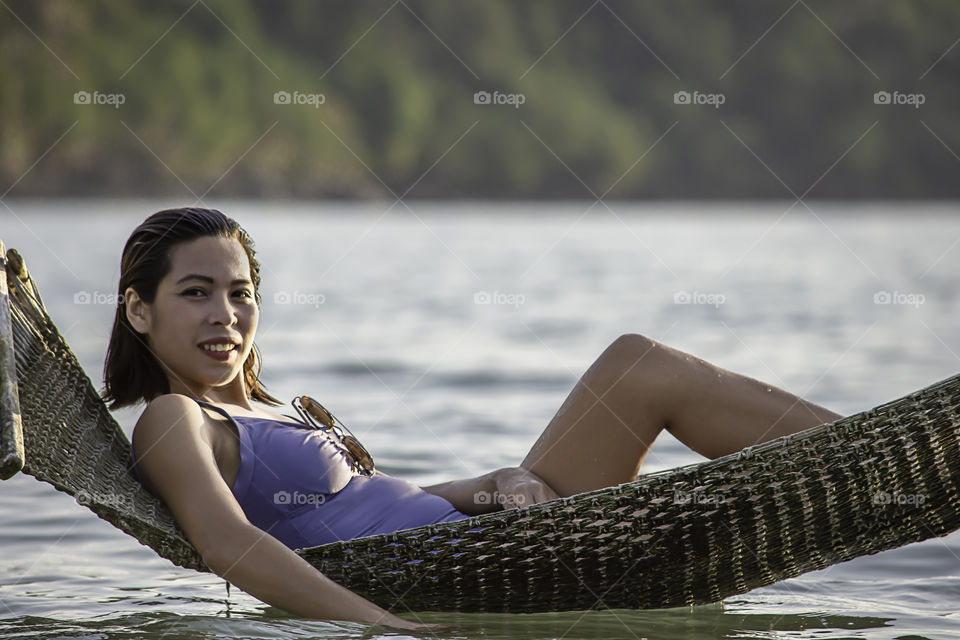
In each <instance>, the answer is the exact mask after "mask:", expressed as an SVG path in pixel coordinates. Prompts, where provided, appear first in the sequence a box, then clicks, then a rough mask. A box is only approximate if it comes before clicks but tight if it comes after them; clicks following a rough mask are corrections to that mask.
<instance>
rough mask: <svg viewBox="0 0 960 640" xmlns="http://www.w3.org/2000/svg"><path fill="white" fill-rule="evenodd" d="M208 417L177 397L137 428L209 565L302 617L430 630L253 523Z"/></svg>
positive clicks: (151, 471) (149, 469)
mask: <svg viewBox="0 0 960 640" xmlns="http://www.w3.org/2000/svg"><path fill="white" fill-rule="evenodd" d="M203 426H204V416H203V413H202V412H201V411H200V408H199V407H198V406H197V404H196V403H195V402H193V401H192V400H190V399H189V398H187V397H186V396H183V395H179V394H167V395H164V396H161V397H159V398H156V399H155V400H153V401H152V402H151V403H150V404H149V405H148V406H147V408H146V409H145V410H144V412H143V415H142V416H141V417H140V420H139V421H138V423H137V426H136V428H135V430H134V435H135V438H134V440H135V443H134V449H135V451H136V452H138V456H137V457H138V459H137V464H138V466H139V467H140V470H141V472H142V474H143V477H144V479H145V481H146V483H147V485H148V487H149V489H150V490H151V491H152V492H153V493H154V494H155V495H157V496H158V497H159V498H160V499H161V500H163V501H164V502H165V503H166V505H167V506H168V507H169V508H170V510H171V511H172V512H173V515H174V518H175V519H176V521H177V523H178V524H179V525H180V526H181V527H182V528H183V531H184V533H186V535H187V538H188V539H189V540H190V542H191V543H192V544H193V546H194V547H196V549H197V551H199V552H200V555H201V556H202V557H203V561H204V562H205V563H206V565H207V566H208V567H209V568H210V569H211V570H212V571H213V572H214V573H216V574H217V575H219V576H221V577H223V578H225V579H226V580H229V581H230V582H231V583H232V584H234V585H236V586H237V587H239V588H240V589H242V590H243V591H246V592H247V593H249V594H250V595H252V596H254V597H255V598H258V599H260V600H262V601H263V602H266V603H268V604H271V605H273V606H276V607H279V608H281V609H283V610H285V611H289V612H290V613H293V614H295V615H298V616H302V617H305V618H320V619H336V620H352V621H356V622H364V623H370V624H383V625H389V626H394V627H400V628H404V629H419V628H427V627H426V625H418V624H415V623H411V622H408V621H406V620H403V619H401V618H398V617H396V616H394V615H392V614H390V613H389V612H387V611H385V610H383V609H381V608H380V607H378V606H377V605H375V604H374V603H372V602H370V601H369V600H366V599H364V598H362V597H361V596H359V595H357V594H355V593H353V592H352V591H350V590H348V589H345V588H344V587H342V586H340V585H338V584H337V583H335V582H333V581H332V580H330V579H329V578H327V577H326V576H324V575H323V574H322V573H320V572H319V571H317V569H316V568H314V567H313V566H312V565H310V563H308V562H307V561H306V560H304V559H303V558H301V557H300V556H298V555H297V554H296V553H294V552H293V551H291V550H290V549H289V548H288V547H287V546H286V545H284V544H283V543H282V542H280V541H279V540H277V539H276V538H274V537H273V536H271V535H269V534H268V533H266V532H264V531H262V530H260V529H258V528H257V527H255V526H254V525H252V524H251V523H250V522H249V521H248V520H247V519H246V516H244V514H243V510H242V509H241V508H240V505H239V504H238V503H237V501H236V499H235V498H234V496H233V493H232V492H231V491H230V489H229V487H227V483H226V482H224V481H223V477H222V476H221V475H220V471H219V469H218V468H217V464H216V459H215V458H214V455H213V449H212V447H211V443H210V442H208V441H207V439H206V436H205V432H204V429H203Z"/></svg>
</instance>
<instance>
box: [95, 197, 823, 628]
mask: <svg viewBox="0 0 960 640" xmlns="http://www.w3.org/2000/svg"><path fill="white" fill-rule="evenodd" d="M259 285H260V267H259V264H258V262H257V260H256V258H255V252H254V248H253V241H252V240H251V238H250V237H249V236H248V235H247V233H246V232H245V231H244V230H243V229H242V228H241V227H240V226H239V225H238V224H237V223H236V222H235V221H233V220H232V219H230V218H228V217H226V216H224V215H223V214H222V213H220V212H219V211H216V210H211V209H195V208H189V209H171V210H166V211H160V212H158V213H156V214H154V215H152V216H150V217H149V218H147V220H146V221H144V222H143V224H141V225H140V226H139V227H137V229H135V230H134V232H133V234H132V235H131V236H130V238H129V239H128V241H127V243H126V245H125V247H124V250H123V257H122V264H121V274H120V283H119V287H118V292H119V295H120V297H121V299H122V304H121V305H120V306H119V307H118V309H117V315H116V319H115V322H114V326H113V332H112V335H111V339H110V347H109V350H108V353H107V359H106V366H105V390H104V398H105V400H107V401H108V402H110V403H111V404H110V408H111V409H115V408H118V407H122V406H126V405H131V404H135V403H137V402H141V401H142V402H145V403H147V404H146V408H145V409H144V411H143V414H142V415H141V416H140V419H139V420H138V422H137V425H136V427H135V429H134V434H133V437H132V452H133V459H134V461H135V463H134V464H135V469H136V471H137V474H138V477H139V478H140V479H141V482H142V483H143V484H144V486H145V487H146V488H147V489H148V490H150V491H151V492H152V493H154V494H155V495H157V496H158V497H159V498H160V499H162V500H163V501H164V502H165V503H166V504H167V505H168V506H169V508H170V509H171V511H172V513H173V515H174V517H175V518H176V520H177V522H178V523H179V525H180V526H181V527H182V529H183V530H184V532H185V533H186V535H187V537H188V538H189V540H190V542H191V543H192V544H193V545H194V546H195V547H196V549H197V551H198V552H199V553H200V554H201V556H202V557H203V560H204V562H205V563H206V564H207V566H208V567H210V569H211V570H212V571H213V572H214V573H216V574H217V575H219V576H221V577H223V578H224V579H226V580H228V581H230V582H231V583H233V584H234V585H236V586H238V587H239V588H241V589H243V590H244V591H246V592H247V593H249V594H251V595H253V596H254V597H256V598H259V599H260V600H262V601H264V602H267V603H269V604H272V605H274V606H277V607H280V608H282V609H284V610H286V611H289V612H291V613H294V614H296V615H300V616H304V617H308V618H322V619H341V620H353V621H359V622H367V623H378V624H385V625H390V626H395V627H400V628H406V629H418V628H424V625H418V624H414V623H412V622H409V621H406V620H403V619H401V618H398V617H396V616H394V615H392V614H390V613H388V612H386V611H384V610H383V609H381V608H380V607H378V606H377V605H375V604H373V603H371V602H369V601H368V600H366V599H364V598H362V597H360V596H358V595H357V594H354V593H353V592H351V591H349V590H347V589H345V588H343V587H341V586H339V585H338V584H336V583H335V582H333V581H331V580H329V579H328V578H326V577H325V576H323V575H322V574H321V573H320V572H318V571H317V570H316V569H315V568H314V567H312V566H311V565H310V564H308V563H307V562H306V561H305V560H303V559H302V558H300V556H298V555H297V554H295V553H294V552H293V549H294V548H298V547H303V546H311V545H316V544H322V543H324V542H329V541H331V540H337V539H349V538H352V537H357V536H362V535H371V534H373V533H384V532H388V531H397V530H400V529H404V528H409V527H414V526H419V525H423V524H428V523H433V522H443V521H447V520H456V519H460V518H465V517H468V516H469V515H475V514H480V513H484V512H487V511H492V510H496V509H501V508H510V507H514V506H524V505H529V504H533V503H536V502H541V501H544V500H550V499H553V498H556V497H559V496H569V495H572V494H575V493H580V492H583V491H589V490H592V489H597V488H601V487H605V486H610V485H615V484H619V483H622V482H629V481H631V480H634V479H635V478H636V476H637V473H638V470H639V467H640V463H641V461H642V460H643V458H644V456H645V454H646V452H647V451H648V450H649V448H650V445H651V444H652V443H653V441H654V439H655V438H656V437H657V434H658V433H660V431H662V430H664V429H667V430H669V431H670V432H671V433H672V434H673V435H674V436H675V437H676V438H678V439H679V440H680V441H682V442H683V443H685V444H686V445H688V446H689V447H690V448H691V449H693V450H694V451H697V452H698V453H700V454H702V455H704V456H707V457H710V458H716V457H719V456H722V455H725V454H728V453H732V452H735V451H738V450H740V449H742V448H743V447H746V446H749V445H752V444H755V443H758V442H764V441H766V440H770V439H772V438H776V437H779V436H782V435H786V434H789V433H794V432H796V431H801V430H803V429H807V428H810V427H813V426H816V425H819V424H823V423H825V422H832V421H834V420H837V419H838V418H840V417H841V416H840V415H839V414H836V413H833V412H832V411H829V410H827V409H825V408H823V407H820V406H817V405H815V404H813V403H810V402H807V401H805V400H803V399H801V398H798V397H796V396H794V395H791V394H789V393H787V392H786V391H783V390H780V389H777V388H775V387H772V386H770V385H767V384H764V383H762V382H759V381H757V380H754V379H751V378H747V377H744V376H741V375H738V374H735V373H732V372H730V371H727V370H724V369H722V368H720V367H717V366H715V365H712V364H710V363H708V362H705V361H703V360H700V359H698V358H695V357H693V356H691V355H688V354H686V353H683V352H681V351H678V350H676V349H672V348H670V347H667V346H665V345H663V344H661V343H658V342H656V341H654V340H651V339H649V338H646V337H643V336H641V335H637V334H626V335H623V336H620V337H619V338H617V339H616V340H614V341H613V343H612V344H611V345H610V346H609V347H607V349H606V350H605V351H604V352H603V353H602V354H600V356H599V357H598V358H597V360H596V361H595V362H594V363H593V364H592V365H591V366H590V368H589V369H588V370H587V371H586V373H584V375H583V376H582V377H581V379H580V380H579V381H578V382H577V384H576V385H575V387H574V389H573V391H572V392H571V393H570V395H569V396H568V397H567V399H566V400H565V401H564V403H563V405H562V406H561V407H560V409H559V411H558V412H557V414H556V415H555V416H554V417H553V419H552V420H551V421H550V423H549V424H548V425H547V427H546V429H545V430H544V432H543V433H542V434H541V436H540V438H539V439H538V440H537V442H536V443H535V444H534V445H533V447H532V448H531V450H530V452H529V453H528V454H527V455H526V457H525V458H524V459H523V462H521V463H520V465H519V466H518V467H508V468H504V469H498V470H496V471H492V472H490V473H487V474H484V475H482V476H479V477H476V478H468V479H464V480H454V481H450V482H445V483H442V484H437V485H433V486H429V487H423V488H420V487H416V486H415V485H413V484H412V483H409V482H407V481H405V480H401V479H399V478H392V477H390V476H387V475H386V474H383V473H381V472H379V471H378V472H376V473H375V474H374V475H372V476H367V475H365V474H361V473H358V472H356V471H355V470H354V469H352V468H351V466H350V464H349V461H348V459H347V458H346V457H345V456H344V455H343V454H342V453H341V452H340V450H339V449H337V448H336V447H335V446H333V445H332V444H331V443H330V442H329V441H328V440H326V439H325V438H324V437H323V436H322V434H321V432H319V431H316V430H308V429H305V428H303V427H302V425H298V424H297V423H295V422H294V421H292V420H291V419H290V418H288V417H286V416H283V415H279V414H277V413H274V412H272V411H269V410H267V409H265V408H264V407H263V405H266V406H276V405H279V404H281V403H280V401H278V400H277V399H276V398H274V397H273V396H271V395H270V394H269V393H267V391H266V389H265V388H264V386H263V384H262V383H261V382H260V381H259V379H258V373H259V370H260V364H261V361H260V358H259V353H258V351H257V350H256V348H255V346H254V343H253V339H254V336H255V334H256V330H257V324H258V321H259V306H260V293H259ZM255 403H257V404H255ZM291 491H293V492H301V493H304V494H307V495H311V496H313V498H309V499H308V500H307V501H306V504H304V503H303V502H302V501H292V500H291V499H290V497H289V496H290V495H291ZM285 493H286V496H287V497H286V499H284V494H285ZM489 496H495V497H496V499H494V500H490V499H489Z"/></svg>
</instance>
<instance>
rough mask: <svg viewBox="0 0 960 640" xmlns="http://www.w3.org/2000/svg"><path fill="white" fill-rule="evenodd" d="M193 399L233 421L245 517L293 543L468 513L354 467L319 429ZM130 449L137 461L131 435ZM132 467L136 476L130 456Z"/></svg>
mask: <svg viewBox="0 0 960 640" xmlns="http://www.w3.org/2000/svg"><path fill="white" fill-rule="evenodd" d="M197 402H198V403H199V404H201V405H202V406H205V407H209V408H210V409H213V410H214V411H217V412H218V413H220V414H222V415H224V416H226V417H227V418H228V419H230V421H231V422H233V424H234V425H236V428H237V432H238V433H239V435H240V468H239V470H238V471H237V479H236V481H235V482H234V485H233V487H232V490H233V495H234V497H235V498H236V499H237V502H238V503H239V504H240V507H241V508H242V509H243V513H244V514H245V515H246V516H247V520H249V521H250V522H251V523H252V524H254V525H255V526H257V527H259V528H260V529H263V530H264V531H266V532H267V533H269V534H270V535H272V536H273V537H275V538H277V539H278V540H280V541H281V542H283V543H284V544H285V545H287V546H288V547H290V548H291V549H300V548H303V547H312V546H316V545H321V544H326V543H328V542H336V541H338V540H350V539H351V538H359V537H363V536H370V535H374V534H378V533H391V532H393V531H399V530H401V529H410V528H413V527H419V526H421V525H425V524H434V523H438V522H448V521H451V520H462V519H464V518H468V517H470V516H468V515H466V514H464V513H460V512H459V511H457V510H456V509H454V508H453V505H452V504H450V503H449V502H448V501H447V500H446V499H444V498H441V497H440V496H436V495H433V494H432V493H427V492H426V491H424V490H423V489H421V488H420V487H418V486H417V485H415V484H413V483H412V482H409V481H407V480H402V479H400V478H394V477H392V476H381V475H373V476H369V477H368V476H364V475H358V474H356V473H354V472H353V471H352V469H351V467H350V463H349V461H348V459H347V457H346V455H345V454H344V453H343V452H342V451H340V449H338V448H337V447H336V446H335V445H334V444H333V443H332V442H330V440H328V439H327V437H326V436H325V435H324V434H323V432H322V431H318V430H317V429H314V428H312V427H308V426H306V425H303V424H302V423H300V422H294V421H293V420H291V421H290V422H286V421H282V420H271V419H268V418H250V417H247V416H231V415H229V414H228V413H227V412H226V411H224V410H223V409H221V408H220V407H216V406H214V405H212V404H209V403H207V402H202V401H199V400H198V401H197ZM130 454H131V457H133V458H134V460H135V457H134V456H133V442H132V438H131V443H130ZM133 468H134V471H135V472H136V474H137V477H138V478H140V479H141V482H142V481H143V480H142V477H141V476H140V470H139V469H137V466H136V462H134V465H133Z"/></svg>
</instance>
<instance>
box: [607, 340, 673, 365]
mask: <svg viewBox="0 0 960 640" xmlns="http://www.w3.org/2000/svg"><path fill="white" fill-rule="evenodd" d="M679 353H680V352H678V351H677V350H676V349H672V348H670V347H668V346H666V345H665V344H663V343H662V342H658V341H656V340H654V339H653V338H649V337H647V336H645V335H642V334H639V333H625V334H623V335H621V336H620V337H618V338H617V339H616V340H614V341H613V342H612V343H610V346H609V347H607V348H606V350H605V351H604V352H603V354H602V355H601V358H600V359H601V360H605V361H606V362H607V363H608V364H612V365H614V366H620V367H629V368H630V369H631V370H633V369H636V368H638V367H643V368H648V369H649V368H653V369H657V368H663V367H664V366H668V365H669V361H670V360H672V359H675V358H676V357H677V355H678V354H679Z"/></svg>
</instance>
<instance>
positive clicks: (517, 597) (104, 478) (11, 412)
mask: <svg viewBox="0 0 960 640" xmlns="http://www.w3.org/2000/svg"><path fill="white" fill-rule="evenodd" d="M3 256H4V251H3V244H2V243H0V261H2V258H3ZM4 267H5V268H4V269H0V477H2V478H3V479H6V478H8V477H10V476H12V475H13V474H15V473H16V472H17V471H18V470H21V469H22V470H23V471H24V472H25V473H28V474H30V475H32V476H34V477H36V478H37V479H39V480H42V481H44V482H48V483H50V484H52V485H53V486H54V487H56V488H57V489H58V490H60V491H63V492H66V493H68V494H70V495H72V496H74V497H75V498H76V499H77V501H78V502H79V503H80V504H83V505H85V506H87V507H88V508H90V509H91V510H92V511H93V512H94V513H96V514H97V515H98V516H100V517H101V518H103V519H104V520H106V521H108V522H110V523H111V524H113V525H114V526H116V527H117V528H119V529H120V530H122V531H124V532H125V533H127V534H129V535H131V536H133V537H134V538H136V539H137V540H139V541H140V542H141V543H142V544H144V545H147V546H149V547H150V548H152V549H153V550H154V551H156V553H158V554H159V555H161V556H163V557H164V558H167V559H169V560H170V561H171V562H173V563H174V564H176V565H179V566H181V567H186V568H190V569H196V570H198V571H209V569H208V568H207V567H206V566H205V565H204V564H203V561H202V560H201V558H200V556H199V555H198V553H197V552H196V550H195V549H194V547H193V546H192V545H191V544H190V543H189V541H188V540H187V539H186V537H185V535H184V533H183V531H182V530H181V529H180V528H179V527H178V526H177V524H176V522H175V521H174V519H173V516H172V515H171V513H170V511H169V510H168V509H167V508H166V506H165V505H164V504H163V503H162V502H161V501H160V500H158V499H157V498H156V497H154V496H153V495H152V494H151V493H149V492H148V491H146V490H145V489H143V488H142V487H141V486H140V484H139V483H138V482H137V481H136V479H135V477H134V476H133V475H132V472H131V460H130V451H129V441H128V440H127V438H126V436H125V435H124V433H123V431H122V430H121V428H120V426H119V425H118V424H117V423H116V422H115V421H114V419H113V418H112V416H111V415H110V412H109V411H108V409H107V408H106V405H105V404H104V403H103V401H102V400H101V398H100V397H99V395H98V394H97V392H96V390H95V389H94V387H93V385H92V384H91V383H90V380H89V378H88V377H87V376H86V374H85V373H84V371H83V369H82V368H81V366H80V364H79V362H78V361H77V359H76V357H75V356H74V355H73V353H71V351H70V349H69V348H68V347H67V344H66V342H64V339H63V337H62V336H61V335H60V333H59V332H58V331H57V328H56V327H55V326H54V324H53V322H52V321H51V319H50V317H49V316H48V315H47V313H46V311H45V309H44V307H43V303H42V301H41V299H40V295H39V292H38V291H37V287H36V285H35V283H34V282H33V279H32V278H31V277H30V275H29V274H28V272H27V270H26V267H25V266H24V264H23V260H22V258H21V257H20V255H19V254H18V253H17V252H16V251H15V250H13V249H11V250H10V251H9V252H7V253H6V260H5V264H4ZM8 286H9V293H8V290H7V288H8ZM958 436H960V376H954V377H951V378H948V379H946V380H944V381H942V382H939V383H936V384H934V385H931V386H929V387H927V388H925V389H922V390H920V391H917V392H916V393H913V394H911V395H909V396H905V397H903V398H901V399H899V400H895V401H893V402H890V403H887V404H884V405H881V406H879V407H876V408H874V409H871V410H869V411H865V412H863V413H859V414H856V415H852V416H849V417H846V418H843V419H841V420H838V421H837V422H835V423H833V424H829V425H822V426H819V427H815V428H812V429H808V430H806V431H802V432H799V433H796V434H793V435H790V436H785V437H782V438H779V439H777V440H772V441H770V442H766V443H763V444H760V445H756V446H752V447H748V448H746V449H744V450H742V451H740V452H737V453H734V454H731V455H728V456H725V457H722V458H718V459H716V460H712V461H708V462H704V463H701V464H695V465H690V466H686V467H680V468H677V469H673V470H669V471H664V472H660V473H654V474H650V475H644V476H641V477H640V478H639V479H638V480H636V481H634V482H629V483H625V484H621V485H618V486H615V487H609V488H605V489H600V490H596V491H591V492H587V493H581V494H578V495H575V496H571V497H568V498H561V499H557V500H552V501H549V502H543V503H539V504H535V505H530V506H528V507H525V508H522V509H510V510H506V511H497V512H494V513H489V514H484V515H481V516H476V517H471V518H468V519H466V520H460V521H456V522H448V523H442V524H436V525H427V526H423V527H417V528H415V529H407V530H404V531H398V532H396V533H392V534H382V535H376V536H370V537H366V538H358V539H354V540H349V541H344V542H337V543H332V544H326V545H322V546H318V547H312V548H309V549H299V550H297V553H298V554H300V555H301V556H302V557H303V558H305V559H306V560H307V561H308V562H310V563H311V564H312V565H313V566H315V567H316V568H317V569H319V570H320V571H322V572H323V573H324V574H326V575H327V576H328V577H330V578H331V579H333V580H335V581H337V582H338V583H340V584H342V585H343V586H345V587H347V588H348V589H351V590H353V591H355V592H357V593H359V594H361V595H363V596H365V597H367V598H369V599H370V600H372V601H374V602H376V603H377V604H379V605H380V606H382V607H385V608H387V609H391V610H393V611H405V610H413V611H427V610H431V611H495V612H539V611H563V610H577V609H581V610H582V609H591V608H600V609H602V608H633V609H653V608H665V607H675V606H681V605H694V604H702V603H708V602H716V601H718V600H722V599H723V598H726V597H729V596H732V595H736V594H741V593H745V592H747V591H750V590H752V589H755V588H757V587H761V586H765V585H770V584H773V583H775V582H778V581H780V580H784V579H787V578H792V577H795V576H798V575H800V574H802V573H805V572H807V571H812V570H815V569H822V568H824V567H827V566H830V565H832V564H835V563H838V562H843V561H845V560H850V559H852V558H855V557H858V556H862V555H866V554H872V553H877V552H880V551H884V550H887V549H893V548H895V547H899V546H902V545H905V544H908V543H910V542H916V541H919V540H924V539H927V538H931V537H934V536H943V535H946V534H948V533H950V532H952V531H954V530H956V529H958V528H960V492H958V480H960V437H958Z"/></svg>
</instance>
